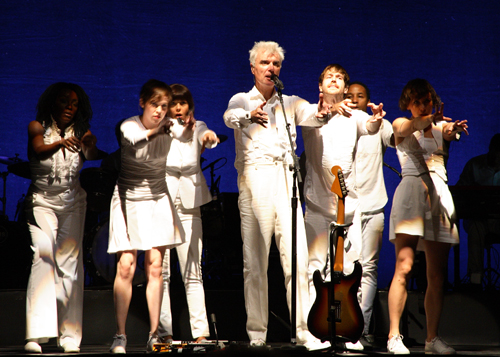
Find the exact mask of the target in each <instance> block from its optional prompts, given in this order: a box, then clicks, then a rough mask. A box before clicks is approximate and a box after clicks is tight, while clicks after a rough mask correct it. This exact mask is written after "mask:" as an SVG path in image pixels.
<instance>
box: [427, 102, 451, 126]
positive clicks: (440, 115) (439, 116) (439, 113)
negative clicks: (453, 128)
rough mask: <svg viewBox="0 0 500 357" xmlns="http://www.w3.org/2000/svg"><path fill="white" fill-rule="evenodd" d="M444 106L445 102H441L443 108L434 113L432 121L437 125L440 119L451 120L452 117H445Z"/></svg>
mask: <svg viewBox="0 0 500 357" xmlns="http://www.w3.org/2000/svg"><path fill="white" fill-rule="evenodd" d="M443 108H444V103H441V108H440V109H438V110H436V112H435V113H434V114H433V115H432V122H433V123H434V125H436V123H437V122H438V121H451V118H448V117H445V116H444V115H443Z"/></svg>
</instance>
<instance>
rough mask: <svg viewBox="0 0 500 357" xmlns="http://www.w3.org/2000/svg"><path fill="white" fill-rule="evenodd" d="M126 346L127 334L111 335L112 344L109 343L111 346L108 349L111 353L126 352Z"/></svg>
mask: <svg viewBox="0 0 500 357" xmlns="http://www.w3.org/2000/svg"><path fill="white" fill-rule="evenodd" d="M126 348H127V336H125V335H115V336H114V337H113V344H112V345H111V348H110V349H109V351H110V352H111V353H120V354H123V353H127V351H126Z"/></svg>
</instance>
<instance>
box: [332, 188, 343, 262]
mask: <svg viewBox="0 0 500 357" xmlns="http://www.w3.org/2000/svg"><path fill="white" fill-rule="evenodd" d="M344 223H345V206H344V198H340V197H339V199H338V203H337V224H344ZM335 238H336V241H337V244H336V246H335V263H334V265H333V271H337V272H343V271H344V228H343V227H339V228H338V229H337V231H336V237H335Z"/></svg>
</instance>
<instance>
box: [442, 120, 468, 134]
mask: <svg viewBox="0 0 500 357" xmlns="http://www.w3.org/2000/svg"><path fill="white" fill-rule="evenodd" d="M450 124H452V125H450V126H449V129H448V133H447V134H448V135H452V134H454V133H460V132H462V131H463V132H464V133H465V134H467V135H469V132H468V131H467V128H468V127H469V126H468V125H467V120H457V121H455V122H454V123H450Z"/></svg>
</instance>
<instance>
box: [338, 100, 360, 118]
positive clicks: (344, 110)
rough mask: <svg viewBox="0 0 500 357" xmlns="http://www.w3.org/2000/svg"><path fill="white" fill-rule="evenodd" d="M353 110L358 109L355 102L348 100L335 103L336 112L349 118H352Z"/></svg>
mask: <svg viewBox="0 0 500 357" xmlns="http://www.w3.org/2000/svg"><path fill="white" fill-rule="evenodd" d="M353 109H356V104H353V102H352V101H351V100H350V99H349V98H346V99H344V100H343V101H341V102H338V103H335V105H334V111H336V112H337V113H338V114H340V115H342V116H345V117H348V118H350V117H351V116H352V110H353Z"/></svg>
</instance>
